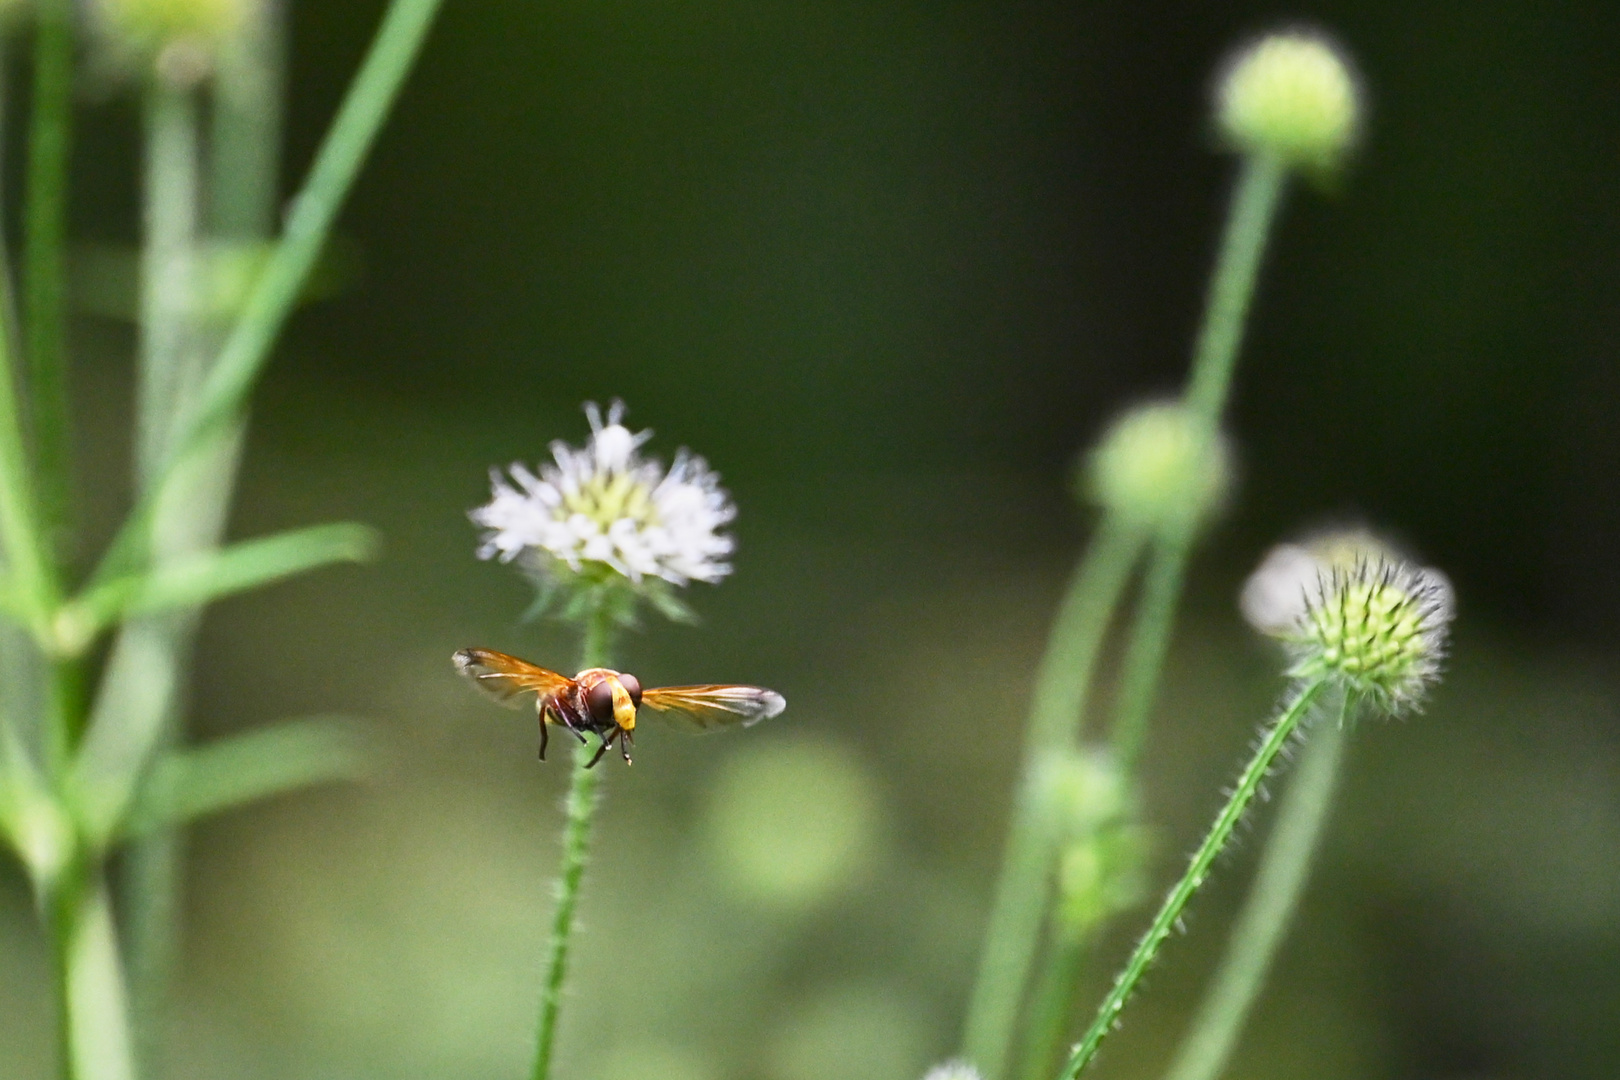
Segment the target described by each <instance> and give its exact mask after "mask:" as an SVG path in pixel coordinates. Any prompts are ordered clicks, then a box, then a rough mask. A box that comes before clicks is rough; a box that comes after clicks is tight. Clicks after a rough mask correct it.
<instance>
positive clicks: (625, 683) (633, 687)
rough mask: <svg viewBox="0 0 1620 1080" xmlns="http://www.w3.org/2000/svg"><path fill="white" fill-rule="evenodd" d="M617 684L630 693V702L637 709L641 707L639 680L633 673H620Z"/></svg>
mask: <svg viewBox="0 0 1620 1080" xmlns="http://www.w3.org/2000/svg"><path fill="white" fill-rule="evenodd" d="M619 685H620V686H622V687H624V692H625V693H627V694H629V695H630V704H632V705H634V706H635V707H636V708H638V709H639V708H641V680H640V679H638V678H636V677H635V676H634V675H620V676H619Z"/></svg>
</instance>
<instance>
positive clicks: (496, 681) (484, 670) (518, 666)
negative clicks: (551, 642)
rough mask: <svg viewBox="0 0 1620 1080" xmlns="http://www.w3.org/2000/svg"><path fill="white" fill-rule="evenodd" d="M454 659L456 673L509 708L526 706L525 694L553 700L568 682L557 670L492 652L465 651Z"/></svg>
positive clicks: (483, 650)
mask: <svg viewBox="0 0 1620 1080" xmlns="http://www.w3.org/2000/svg"><path fill="white" fill-rule="evenodd" d="M451 659H453V660H454V661H455V664H456V670H457V671H459V672H461V673H462V674H463V675H464V676H466V677H467V680H468V681H469V682H471V683H472V684H473V685H474V686H476V687H477V688H478V689H479V690H480V691H482V692H483V693H484V695H485V696H487V697H490V698H492V699H494V700H495V701H498V702H500V703H501V704H502V705H505V706H506V707H507V708H509V709H517V708H521V707H522V706H523V703H524V702H523V698H522V695H523V694H526V693H531V692H532V693H535V694H538V695H539V696H540V697H542V698H546V697H551V696H553V695H554V694H556V693H558V692H559V691H561V690H562V689H563V688H564V687H566V686H567V685H568V682H569V680H568V678H567V677H566V676H563V675H559V674H557V673H556V672H555V671H547V670H546V669H545V668H543V667H536V666H535V665H533V664H531V663H529V662H528V661H527V660H519V659H518V658H517V657H515V656H508V655H506V654H505V653H498V652H495V651H494V650H492V649H462V650H460V651H459V652H457V653H456V655H455V656H453V657H452V658H451Z"/></svg>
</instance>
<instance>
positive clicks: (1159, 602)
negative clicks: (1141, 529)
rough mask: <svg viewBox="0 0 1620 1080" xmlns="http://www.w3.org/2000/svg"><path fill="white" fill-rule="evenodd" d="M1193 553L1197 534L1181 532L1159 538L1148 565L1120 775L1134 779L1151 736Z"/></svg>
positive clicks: (1119, 706)
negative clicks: (1150, 716)
mask: <svg viewBox="0 0 1620 1080" xmlns="http://www.w3.org/2000/svg"><path fill="white" fill-rule="evenodd" d="M1191 555H1192V533H1191V530H1189V529H1177V530H1175V531H1174V532H1172V533H1169V534H1167V535H1163V536H1160V537H1158V538H1156V539H1155V540H1154V543H1153V546H1152V548H1151V550H1150V553H1149V555H1148V567H1147V571H1146V573H1145V574H1144V575H1143V579H1142V595H1141V599H1140V600H1139V601H1138V602H1137V606H1136V611H1135V613H1134V615H1133V616H1132V619H1131V628H1130V630H1129V632H1128V637H1127V640H1126V645H1125V658H1124V661H1123V664H1122V668H1123V670H1122V673H1121V675H1120V680H1119V697H1118V699H1117V700H1116V702H1115V705H1114V709H1115V712H1114V726H1113V730H1112V731H1111V732H1110V733H1109V738H1110V741H1111V742H1112V743H1113V750H1114V756H1115V759H1116V760H1117V761H1118V762H1119V767H1120V771H1121V772H1123V773H1124V774H1125V775H1127V776H1129V775H1132V774H1134V773H1135V771H1136V761H1137V758H1138V757H1140V756H1141V752H1142V742H1143V740H1144V739H1145V738H1146V736H1147V720H1148V714H1149V713H1150V712H1151V711H1152V709H1153V699H1154V698H1155V697H1156V696H1157V693H1158V688H1159V674H1160V672H1162V671H1163V670H1164V660H1165V656H1166V655H1167V654H1168V653H1169V651H1170V638H1171V635H1172V634H1173V633H1174V631H1175V621H1176V606H1177V603H1178V601H1179V600H1180V598H1181V586H1182V582H1183V581H1184V580H1185V579H1186V576H1187V561H1188V559H1189V557H1190V556H1191Z"/></svg>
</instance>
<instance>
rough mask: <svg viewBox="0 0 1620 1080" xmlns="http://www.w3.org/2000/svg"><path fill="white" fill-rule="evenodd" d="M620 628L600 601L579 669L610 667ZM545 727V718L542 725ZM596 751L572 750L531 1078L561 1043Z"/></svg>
mask: <svg viewBox="0 0 1620 1080" xmlns="http://www.w3.org/2000/svg"><path fill="white" fill-rule="evenodd" d="M617 630H618V621H617V620H616V619H615V617H614V612H613V610H612V608H610V607H609V606H608V605H607V604H605V603H600V602H599V603H597V604H596V606H595V607H594V609H593V610H592V611H591V612H590V613H589V614H588V615H587V617H586V618H585V620H584V631H585V635H584V643H583V647H582V648H581V649H580V668H581V670H583V669H585V668H593V667H609V666H611V664H612V655H613V639H614V637H615V635H616V633H617ZM541 722H542V723H544V720H542V721H541ZM595 752H596V751H595V747H593V746H591V745H590V744H589V743H584V742H582V743H580V744H579V745H577V746H575V747H574V754H573V770H572V773H571V775H570V778H569V783H568V801H567V804H566V806H567V811H566V821H565V822H564V824H563V845H562V863H561V865H560V866H559V868H558V871H557V908H556V911H555V912H554V913H553V915H552V919H551V935H550V937H549V939H548V940H547V942H546V960H545V967H544V969H543V970H544V976H543V981H542V982H541V984H540V1022H539V1027H538V1029H537V1032H536V1037H535V1051H534V1069H533V1071H532V1073H531V1076H532V1077H533V1080H548V1078H549V1077H550V1076H551V1062H552V1057H553V1053H554V1051H555V1049H556V1044H557V1019H558V1016H559V1015H560V1014H561V1012H562V998H563V991H564V989H565V987H566V986H567V983H568V961H569V952H570V946H571V944H572V941H573V934H574V922H575V915H576V912H577V910H578V907H579V893H580V886H581V885H582V884H583V882H584V880H585V862H586V858H587V857H588V856H589V854H590V846H591V822H592V819H593V818H594V816H595V814H596V804H597V787H598V786H599V785H600V784H601V776H602V773H601V772H599V771H597V770H596V769H593V768H591V767H590V764H591V759H592V758H593V757H594V756H595Z"/></svg>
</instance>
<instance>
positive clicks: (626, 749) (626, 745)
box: [619, 728, 630, 765]
mask: <svg viewBox="0 0 1620 1080" xmlns="http://www.w3.org/2000/svg"><path fill="white" fill-rule="evenodd" d="M619 731H620V732H621V733H622V736H623V737H622V738H620V739H619V751H620V752H621V753H623V754H624V763H625V764H626V765H628V764H630V733H629V732H628V731H625V730H624V729H623V728H620V729H619Z"/></svg>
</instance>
